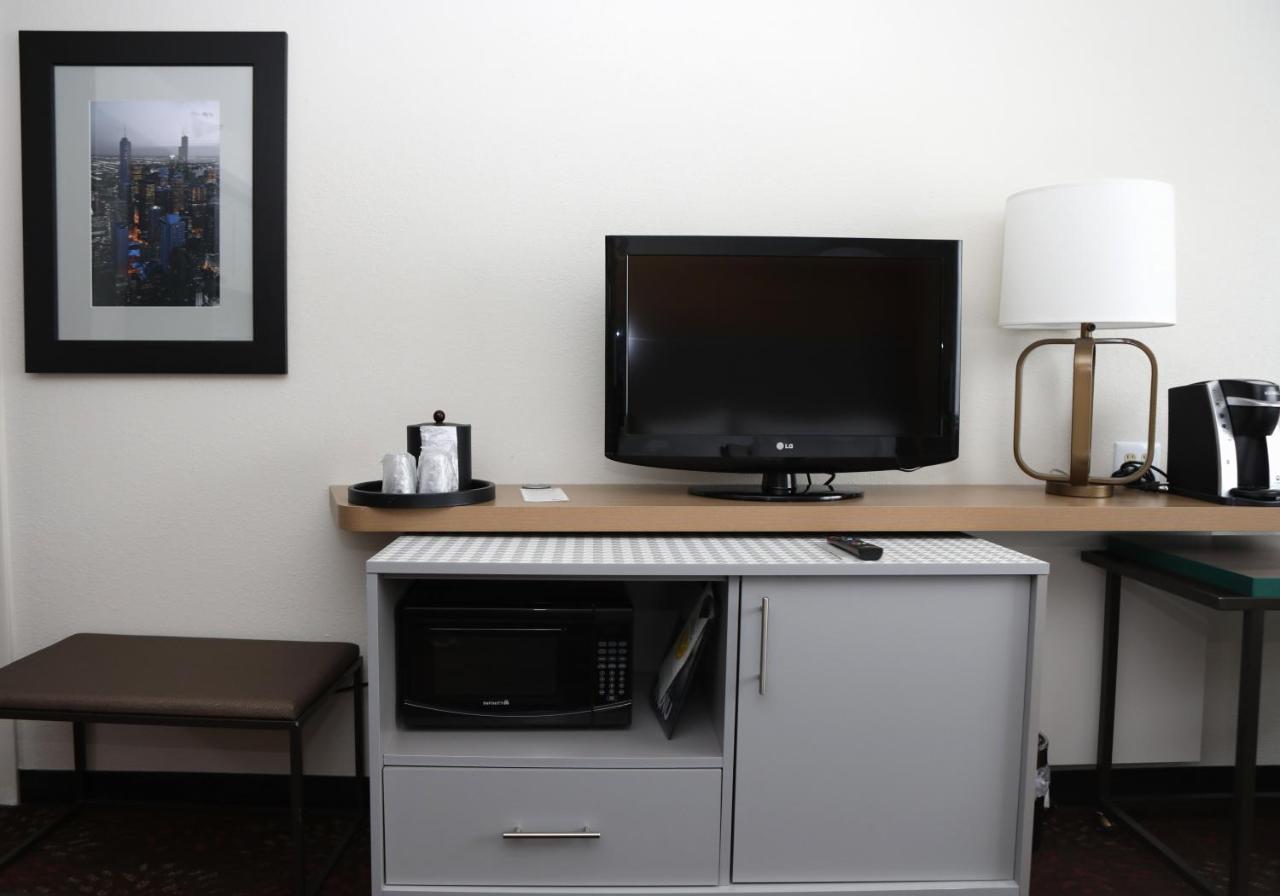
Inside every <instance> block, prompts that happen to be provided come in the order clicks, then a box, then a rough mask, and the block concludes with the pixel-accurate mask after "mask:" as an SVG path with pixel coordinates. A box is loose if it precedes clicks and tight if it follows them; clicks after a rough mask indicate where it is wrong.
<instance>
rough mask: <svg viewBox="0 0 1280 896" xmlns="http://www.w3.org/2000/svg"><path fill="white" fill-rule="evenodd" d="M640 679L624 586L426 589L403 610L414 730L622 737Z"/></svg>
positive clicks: (402, 649) (401, 642)
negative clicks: (609, 731) (572, 731)
mask: <svg viewBox="0 0 1280 896" xmlns="http://www.w3.org/2000/svg"><path fill="white" fill-rule="evenodd" d="M633 668H634V657H633V650H632V615H631V602H630V600H629V599H628V598H627V596H626V594H625V591H624V588H623V586H622V584H621V583H617V582H565V581H560V582H550V581H549V582H519V583H517V582H482V581H479V580H466V581H445V580H428V581H422V582H418V583H416V584H415V585H414V586H413V587H412V588H411V589H410V590H409V591H408V592H407V593H406V594H405V596H404V597H403V598H402V599H401V601H400V603H399V604H398V605H397V607H396V689H397V695H396V702H397V708H398V711H399V716H400V721H401V723H402V724H403V725H405V726H406V727H410V728H526V727H527V728H576V727H625V726H627V725H630V724H631V687H632V679H633Z"/></svg>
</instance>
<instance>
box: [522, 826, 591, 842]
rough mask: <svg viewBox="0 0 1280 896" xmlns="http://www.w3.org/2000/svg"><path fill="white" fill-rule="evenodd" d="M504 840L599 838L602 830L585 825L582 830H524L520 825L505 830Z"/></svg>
mask: <svg viewBox="0 0 1280 896" xmlns="http://www.w3.org/2000/svg"><path fill="white" fill-rule="evenodd" d="M502 839H503V840H599V839H600V832H599V831H593V830H590V829H589V828H587V827H586V826H585V825H584V826H583V828H582V830H580V831H524V830H521V829H520V825H516V826H515V829H514V830H510V831H503V832H502Z"/></svg>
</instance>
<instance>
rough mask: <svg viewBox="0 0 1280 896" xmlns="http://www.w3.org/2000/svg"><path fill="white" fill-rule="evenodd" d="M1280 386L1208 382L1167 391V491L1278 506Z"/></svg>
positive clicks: (1279, 480) (1257, 381) (1222, 381)
mask: <svg viewBox="0 0 1280 896" xmlns="http://www.w3.org/2000/svg"><path fill="white" fill-rule="evenodd" d="M1277 422H1280V386H1277V385H1276V384H1275V383H1270V382H1267V381H1265V380H1207V381H1205V382H1203V383H1192V384H1191V385H1190V386H1178V387H1177V388H1174V389H1170V390H1169V490H1170V491H1171V492H1175V493H1176V494H1179V495H1187V496H1189V497H1192V498H1203V499H1204V500H1206V501H1217V502H1218V503H1219V504H1245V505H1250V506H1275V507H1280V432H1277V431H1276V423H1277Z"/></svg>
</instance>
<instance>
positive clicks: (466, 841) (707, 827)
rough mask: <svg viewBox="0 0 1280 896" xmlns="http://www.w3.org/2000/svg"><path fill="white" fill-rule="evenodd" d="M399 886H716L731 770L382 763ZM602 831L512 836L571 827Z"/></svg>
mask: <svg viewBox="0 0 1280 896" xmlns="http://www.w3.org/2000/svg"><path fill="white" fill-rule="evenodd" d="M382 782H383V821H384V824H383V830H384V840H385V844H386V882H387V883H388V884H422V885H429V884H460V885H471V884H474V885H487V886H503V885H532V886H536V885H552V884H559V885H566V886H582V885H602V886H603V885H623V884H647V885H651V886H661V885H672V884H714V883H716V882H717V880H718V876H719V858H720V769H714V768H691V769H685V768H661V769H619V768H593V769H559V768H456V767H455V768H422V767H417V768H414V767H405V766H391V767H388V768H386V769H384V770H383V777H382ZM584 828H585V829H586V831H587V832H589V833H591V834H598V835H599V836H598V837H595V836H593V837H580V838H567V837H566V838H558V837H530V838H513V837H510V836H507V837H504V836H503V834H504V833H505V834H508V835H510V834H512V833H522V834H557V833H560V834H565V833H580V832H582V831H583V829H584Z"/></svg>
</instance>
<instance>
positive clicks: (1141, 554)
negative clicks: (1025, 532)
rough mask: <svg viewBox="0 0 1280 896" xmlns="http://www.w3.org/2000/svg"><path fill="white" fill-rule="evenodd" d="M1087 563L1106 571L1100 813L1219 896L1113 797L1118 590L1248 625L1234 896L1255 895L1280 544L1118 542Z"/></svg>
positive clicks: (1200, 539) (1237, 539)
mask: <svg viewBox="0 0 1280 896" xmlns="http://www.w3.org/2000/svg"><path fill="white" fill-rule="evenodd" d="M1081 558H1082V559H1083V560H1084V561H1085V562H1086V563H1090V564H1092V565H1094V566H1097V567H1100V568H1102V569H1103V570H1105V571H1106V606H1105V610H1104V615H1103V629H1102V691H1101V696H1100V699H1099V704H1098V765H1097V770H1098V807H1099V809H1100V810H1101V811H1102V812H1103V813H1104V814H1105V815H1106V816H1108V817H1110V818H1112V819H1114V820H1116V821H1118V822H1120V823H1121V824H1123V825H1124V826H1125V827H1126V828H1128V829H1129V830H1130V831H1132V832H1133V833H1134V834H1136V835H1137V836H1138V837H1139V838H1140V839H1142V840H1143V841H1145V842H1146V843H1147V844H1148V845H1150V846H1151V847H1153V848H1154V849H1155V850H1156V851H1157V852H1159V853H1160V855H1161V856H1163V857H1164V858H1165V859H1166V860H1167V861H1168V862H1169V863H1170V864H1171V865H1172V866H1173V867H1174V868H1175V869H1177V871H1178V872H1179V873H1180V874H1182V876H1183V877H1185V878H1186V879H1187V881H1188V882H1190V883H1191V884H1192V885H1193V886H1194V887H1195V888H1196V889H1198V890H1200V891H1201V892H1203V893H1207V894H1211V896H1214V894H1216V893H1217V892H1218V891H1217V889H1216V888H1215V887H1214V886H1213V885H1211V884H1210V883H1209V882H1208V881H1206V880H1205V879H1204V878H1203V877H1202V876H1201V875H1200V874H1199V873H1198V872H1197V871H1196V870H1195V869H1194V868H1192V867H1191V866H1190V865H1189V864H1188V863H1187V862H1186V861H1185V860H1184V859H1182V857H1181V856H1179V855H1178V854H1177V853H1176V852H1174V851H1173V850H1172V849H1171V848H1170V847H1169V846H1168V845H1167V844H1166V843H1164V842H1163V841H1161V840H1160V839H1159V838H1158V837H1156V836H1155V835H1154V834H1153V833H1152V832H1151V831H1149V830H1147V828H1146V827H1144V826H1143V825H1142V824H1141V823H1140V822H1138V821H1137V820H1136V819H1135V818H1134V817H1133V816H1132V815H1130V814H1129V813H1128V812H1126V811H1125V810H1124V809H1122V808H1121V807H1120V806H1119V805H1117V803H1116V800H1115V799H1114V798H1113V796H1112V793H1111V769H1112V751H1113V745H1114V736H1115V716H1116V660H1117V654H1118V652H1119V647H1120V584H1121V581H1122V580H1123V579H1124V578H1129V579H1132V580H1133V581H1135V582H1141V583H1143V584H1145V585H1148V586H1150V587H1152V588H1155V589H1158V590H1160V591H1163V592H1165V593H1167V594H1171V595H1175V596H1177V597H1180V598H1183V599H1184V600H1189V601H1192V602H1194V603H1197V604H1200V605H1201V606H1205V607H1208V608H1209V609H1211V610H1217V611H1219V612H1238V613H1240V614H1242V617H1243V636H1242V639H1241V650H1240V691H1239V712H1238V715H1237V722H1236V762H1235V786H1234V791H1233V795H1232V818H1233V823H1232V836H1231V876H1230V883H1229V885H1228V891H1227V892H1228V894H1229V896H1244V894H1245V893H1247V892H1248V889H1249V852H1250V849H1251V848H1252V845H1253V824H1254V803H1255V800H1256V784H1257V766H1258V714H1259V703H1260V695H1261V690H1262V646H1263V630H1264V622H1265V620H1266V613H1267V611H1268V610H1280V539H1276V538H1270V537H1266V538H1260V537H1248V538H1246V537H1241V536H1186V537H1170V538H1145V537H1144V538H1125V539H1112V540H1111V542H1110V544H1109V547H1108V550H1105V551H1084V552H1083V553H1082V554H1081Z"/></svg>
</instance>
